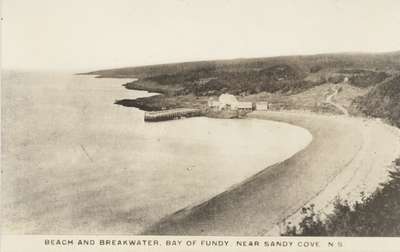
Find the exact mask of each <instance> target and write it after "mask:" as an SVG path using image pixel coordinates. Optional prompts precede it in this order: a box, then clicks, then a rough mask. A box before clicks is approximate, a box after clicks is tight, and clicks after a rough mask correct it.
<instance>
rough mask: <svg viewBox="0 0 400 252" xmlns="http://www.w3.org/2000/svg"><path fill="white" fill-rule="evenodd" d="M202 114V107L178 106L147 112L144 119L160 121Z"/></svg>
mask: <svg viewBox="0 0 400 252" xmlns="http://www.w3.org/2000/svg"><path fill="white" fill-rule="evenodd" d="M201 115H202V113H201V110H200V109H190V108H178V109H169V110H162V111H152V112H145V113H144V120H145V121H146V122H159V121H168V120H174V119H180V118H184V117H195V116H201Z"/></svg>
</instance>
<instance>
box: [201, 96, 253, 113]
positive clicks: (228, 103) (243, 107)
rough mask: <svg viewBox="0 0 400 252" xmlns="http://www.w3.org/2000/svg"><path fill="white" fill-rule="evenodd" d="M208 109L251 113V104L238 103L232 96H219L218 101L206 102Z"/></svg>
mask: <svg viewBox="0 0 400 252" xmlns="http://www.w3.org/2000/svg"><path fill="white" fill-rule="evenodd" d="M208 107H209V108H210V109H213V110H240V111H252V110H253V103H252V102H239V101H238V100H237V99H236V97H235V96H234V95H231V94H222V95H220V96H219V98H218V101H214V100H212V99H210V100H208Z"/></svg>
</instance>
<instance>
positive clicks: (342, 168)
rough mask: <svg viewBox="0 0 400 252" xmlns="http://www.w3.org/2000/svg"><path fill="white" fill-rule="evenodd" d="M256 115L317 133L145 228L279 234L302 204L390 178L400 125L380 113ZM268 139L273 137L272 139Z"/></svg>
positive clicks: (352, 194) (351, 194) (399, 148)
mask: <svg viewBox="0 0 400 252" xmlns="http://www.w3.org/2000/svg"><path fill="white" fill-rule="evenodd" d="M250 117H252V118H258V119H266V120H273V121H279V122H285V123H290V124H294V125H297V126H300V127H303V128H306V129H308V130H309V131H310V132H311V133H312V135H313V141H312V142H311V144H310V145H308V147H307V148H305V149H304V150H302V151H300V152H298V153H297V154H295V155H294V156H292V157H291V158H289V159H288V160H286V161H284V162H282V163H279V164H275V165H272V166H270V167H268V168H266V169H265V170H263V171H261V172H259V173H258V174H256V175H254V176H253V177H251V178H250V179H247V180H246V181H244V182H242V183H241V184H240V185H238V186H236V187H234V188H232V189H231V190H228V191H226V192H224V193H221V194H219V195H217V196H216V197H214V198H212V199H210V200H208V201H206V202H203V203H202V204H199V205H197V206H194V207H187V208H185V209H182V210H180V211H178V212H176V213H175V214H172V215H170V216H167V217H165V218H164V219H163V220H161V221H160V222H159V223H157V224H156V225H154V226H152V227H151V228H150V229H148V230H146V231H145V232H144V234H170V235H235V236H247V235H251V236H255V235H277V234H279V228H278V227H279V224H280V223H281V222H282V221H283V220H285V219H287V218H288V217H290V216H293V215H294V216H295V213H296V212H298V210H299V209H301V207H302V206H304V205H306V204H309V203H311V202H315V203H317V204H319V206H320V208H322V207H326V206H327V205H329V202H331V201H332V200H333V199H334V197H335V196H336V195H341V196H342V197H347V198H350V199H353V200H354V199H356V198H357V197H358V195H359V193H360V192H361V191H372V190H374V189H375V188H376V187H377V186H378V184H379V182H381V181H384V180H385V179H386V178H387V173H386V169H387V167H388V165H390V163H391V161H392V160H394V159H395V158H396V157H398V155H399V154H400V141H399V130H398V129H396V128H393V127H390V126H388V125H385V124H383V123H381V122H379V121H376V120H366V119H362V118H350V117H346V116H330V115H317V114H313V113H307V112H254V113H252V114H251V115H250ZM266 141H267V139H266Z"/></svg>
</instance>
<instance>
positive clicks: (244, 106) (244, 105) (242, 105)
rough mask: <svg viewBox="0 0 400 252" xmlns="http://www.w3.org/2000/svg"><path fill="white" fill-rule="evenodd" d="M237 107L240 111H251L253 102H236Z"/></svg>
mask: <svg viewBox="0 0 400 252" xmlns="http://www.w3.org/2000/svg"><path fill="white" fill-rule="evenodd" d="M237 109H238V110H241V111H252V110H253V103H252V102H238V105H237Z"/></svg>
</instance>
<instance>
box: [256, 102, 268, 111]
mask: <svg viewBox="0 0 400 252" xmlns="http://www.w3.org/2000/svg"><path fill="white" fill-rule="evenodd" d="M268 109H269V104H268V102H257V103H256V110H261V111H265V110H268Z"/></svg>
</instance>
